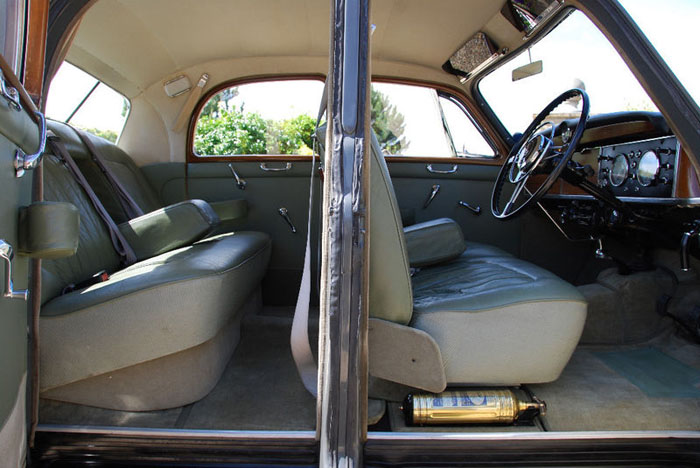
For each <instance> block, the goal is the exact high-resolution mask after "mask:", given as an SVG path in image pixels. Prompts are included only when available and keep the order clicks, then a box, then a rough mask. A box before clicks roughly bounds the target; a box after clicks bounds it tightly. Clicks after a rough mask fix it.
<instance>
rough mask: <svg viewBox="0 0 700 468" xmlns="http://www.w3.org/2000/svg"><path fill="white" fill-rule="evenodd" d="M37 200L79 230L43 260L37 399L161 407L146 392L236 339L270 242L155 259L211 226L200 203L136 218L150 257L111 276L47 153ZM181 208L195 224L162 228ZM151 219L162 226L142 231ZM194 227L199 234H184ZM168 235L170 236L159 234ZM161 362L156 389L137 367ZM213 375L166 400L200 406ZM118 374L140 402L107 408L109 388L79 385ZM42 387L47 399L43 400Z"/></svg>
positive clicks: (217, 243)
mask: <svg viewBox="0 0 700 468" xmlns="http://www.w3.org/2000/svg"><path fill="white" fill-rule="evenodd" d="M63 130H65V128H64V129H63ZM59 131H60V130H59ZM56 133H59V132H56ZM77 138H78V137H77V136H75V137H74V138H71V137H70V136H69V135H66V139H67V140H68V141H67V142H66V146H67V148H68V150H69V151H80V149H79V145H78V144H77V143H79V142H78V140H77ZM80 147H82V146H80ZM76 159H77V158H76ZM44 197H45V199H46V200H48V201H59V202H70V203H72V204H73V205H75V206H76V207H77V209H78V210H79V212H80V229H79V244H78V249H77V252H76V254H75V255H74V256H72V257H68V258H62V259H56V260H45V261H43V262H42V286H43V287H42V301H43V304H42V308H41V320H40V329H41V336H42V347H41V366H40V369H41V379H40V382H41V389H40V390H41V391H42V392H43V396H45V397H46V396H47V395H49V396H50V397H54V398H59V397H58V396H57V395H61V396H60V398H61V399H65V400H67V401H73V402H76V403H82V404H96V403H95V402H96V401H107V400H109V401H110V403H109V405H110V407H112V408H115V409H124V410H135V409H138V410H149V409H155V408H160V407H161V406H160V405H162V404H163V403H162V401H163V399H162V398H157V395H153V394H152V392H162V389H163V386H167V382H168V377H167V375H170V376H172V379H171V380H170V381H171V382H176V381H180V380H181V376H178V375H177V374H178V369H191V368H192V366H191V362H192V356H193V354H192V353H193V352H195V354H196V353H197V352H198V351H196V350H198V349H202V345H204V344H205V343H211V342H212V340H215V339H216V337H217V336H222V335H221V333H222V331H223V330H224V329H226V330H228V331H227V332H226V333H225V336H226V337H228V338H226V339H229V338H231V337H235V336H237V334H238V327H239V325H238V324H239V320H237V317H238V315H239V314H240V313H241V311H242V306H243V304H244V303H246V302H247V301H248V302H249V301H250V298H251V297H253V296H254V292H255V291H257V290H258V288H259V285H260V282H261V281H262V277H263V276H264V274H265V270H266V268H267V264H268V260H269V257H270V251H271V246H270V244H271V242H270V238H269V236H268V235H266V234H263V233H257V232H237V233H229V234H225V235H221V236H216V237H212V238H209V239H206V240H203V241H200V242H197V243H195V244H193V245H185V246H182V247H180V248H178V249H176V250H170V251H165V252H164V253H160V252H162V251H164V250H167V247H173V246H174V245H177V244H178V243H179V244H182V242H183V241H184V239H185V238H192V239H193V238H197V237H199V236H201V235H202V232H201V230H202V228H203V229H204V230H206V231H207V232H208V231H209V230H210V229H211V226H212V225H213V224H214V225H215V224H216V222H217V221H218V217H217V216H216V214H215V213H214V211H213V210H212V209H211V208H210V207H209V205H208V204H206V203H204V202H198V201H193V202H189V203H182V204H178V205H174V206H171V207H167V208H165V209H163V210H160V211H157V212H156V213H155V214H150V215H144V216H142V217H140V218H137V219H136V220H135V223H133V224H132V227H133V228H134V229H132V230H133V233H132V234H134V235H136V234H137V231H138V232H139V233H140V234H141V235H146V234H147V237H149V236H150V237H153V238H154V239H148V240H147V242H145V243H144V244H143V245H140V246H139V249H140V252H141V256H142V257H151V258H147V259H141V261H138V262H137V263H135V264H133V265H131V266H129V267H128V268H124V269H120V263H119V256H118V255H117V254H116V252H115V251H114V248H113V246H112V243H111V241H110V238H109V233H108V231H107V229H106V228H105V226H104V224H103V222H102V220H101V219H100V218H99V216H98V215H97V213H96V211H95V209H94V208H93V206H92V204H91V203H90V201H89V199H88V198H87V196H86V195H85V193H84V192H83V190H82V189H81V188H80V186H79V185H78V184H77V182H76V181H75V179H74V178H73V176H72V175H71V174H70V172H69V171H68V169H67V168H66V167H65V166H64V165H63V163H62V162H61V161H60V160H59V159H58V158H56V157H55V156H54V155H51V154H46V155H45V156H44ZM156 208H157V207H156ZM181 210H184V212H187V213H188V214H189V217H188V216H185V217H184V218H190V219H192V216H194V219H198V222H197V223H191V222H187V223H186V226H174V227H169V223H170V222H177V221H178V220H179V219H180V214H182V213H179V214H178V213H177V212H179V211H181ZM159 217H160V218H165V220H166V221H167V222H166V223H165V224H161V223H151V221H152V220H153V219H155V218H159ZM139 225H141V228H138V226H139ZM197 226H199V227H197ZM193 227H194V228H195V230H198V231H199V232H197V233H196V234H193V231H191V230H192V228H193ZM183 229H184V231H183ZM168 230H172V231H175V233H174V234H172V233H171V234H166V231H168ZM168 235H170V236H174V237H175V238H176V239H175V240H177V242H173V238H172V237H169V238H166V239H162V238H160V237H161V236H165V237H167V236H168ZM156 237H158V238H157V239H156ZM131 240H132V241H133V240H134V238H133V237H132V239H131ZM151 240H152V241H154V242H151ZM163 243H164V244H163ZM100 270H107V272H109V273H110V275H111V276H110V278H109V279H108V280H107V281H104V282H100V283H96V284H93V285H91V286H87V287H84V288H82V289H79V290H75V291H73V292H68V293H66V294H61V292H62V290H63V288H64V287H65V286H66V285H68V284H70V283H74V284H76V283H80V282H82V281H84V280H87V279H89V278H90V277H92V276H93V275H94V274H95V273H97V272H99V271H100ZM231 324H233V325H231ZM231 327H233V328H231ZM234 344H235V343H234ZM205 348H206V349H208V351H207V353H206V355H207V359H210V360H212V362H213V361H217V362H226V361H227V360H228V358H229V356H230V353H231V352H232V351H233V348H234V345H231V346H219V345H216V346H213V345H212V346H210V345H207V346H205ZM193 350H194V351H193ZM217 353H218V354H217ZM200 354H201V353H200ZM166 356H168V357H169V358H168V362H169V371H168V372H167V373H166V374H167V375H166V376H165V377H163V379H164V380H161V383H162V384H161V385H160V386H157V387H158V388H155V387H154V386H153V385H152V384H151V383H150V379H149V375H148V372H143V371H141V370H139V369H140V367H139V366H142V365H146V366H147V364H146V363H149V362H152V361H154V360H158V359H162V358H164V357H166ZM178 363H180V367H178V365H179V364H178ZM188 363H189V364H188ZM216 369H217V370H216V371H211V372H207V373H202V374H201V375H200V376H199V378H202V379H204V380H203V381H202V382H201V385H193V386H191V387H188V388H187V389H183V388H180V391H179V393H178V397H177V399H174V400H171V401H173V402H176V403H174V404H177V405H182V404H187V403H191V402H192V401H195V400H196V399H198V398H201V396H202V391H204V390H202V389H207V388H211V387H213V385H214V384H215V383H216V381H217V380H218V378H219V376H220V375H221V371H222V370H223V365H219V366H217V367H216ZM122 370H124V372H121V371H122ZM117 371H119V375H121V376H132V377H129V378H127V380H126V381H122V383H121V384H122V385H123V386H126V387H133V388H134V391H133V392H132V393H133V394H135V395H140V396H139V398H138V399H137V400H138V401H136V400H134V399H130V398H126V399H117V402H116V403H115V399H104V398H102V397H101V395H100V393H102V392H104V391H110V388H109V386H108V385H107V386H104V385H93V384H89V385H88V384H86V385H79V383H80V382H86V381H88V380H89V381H90V382H94V380H91V379H93V378H95V377H97V376H105V375H106V374H107V373H110V372H117ZM125 378H126V377H125ZM191 378H192V379H197V378H198V377H197V376H196V375H192V376H191ZM129 379H131V380H130V381H129ZM178 379H180V380H178ZM97 380H100V379H97ZM103 380H104V379H103ZM107 380H108V379H107ZM100 381H102V380H100ZM69 386H70V387H69ZM49 389H52V390H55V391H52V392H50V393H47V391H48V390H49ZM71 389H73V390H71ZM146 402H152V404H151V403H146ZM105 404H107V403H105ZM114 405H117V406H114ZM149 405H150V406H149ZM154 405H155V406H154Z"/></svg>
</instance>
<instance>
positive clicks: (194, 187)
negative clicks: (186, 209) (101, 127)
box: [143, 158, 319, 305]
mask: <svg viewBox="0 0 700 468" xmlns="http://www.w3.org/2000/svg"><path fill="white" fill-rule="evenodd" d="M231 164H232V165H233V167H234V168H235V170H236V172H237V173H238V174H239V176H240V177H241V178H242V179H244V180H245V182H246V187H245V189H244V190H241V189H239V188H238V187H237V185H236V180H235V179H234V177H233V174H232V173H231V169H230V168H229V167H228V163H223V162H214V163H196V164H189V168H188V184H187V185H188V193H189V197H190V198H200V199H203V200H206V201H208V202H215V201H225V200H231V199H245V200H246V201H247V202H248V215H247V216H246V218H245V219H242V220H240V221H237V222H234V223H231V224H229V225H226V226H223V227H224V228H225V229H226V230H228V231H231V230H234V231H235V230H239V231H240V230H251V231H261V232H266V233H268V234H269V235H270V236H271V237H272V256H271V258H270V266H269V269H268V273H267V276H266V277H265V279H264V280H263V300H264V302H265V303H266V304H268V305H291V304H294V303H295V301H296V298H297V293H298V288H299V281H300V280H301V272H302V268H303V262H304V249H305V247H306V228H307V216H308V214H307V213H308V205H309V177H310V175H311V173H310V171H311V161H293V162H291V163H290V164H291V168H290V169H289V170H282V171H265V170H263V169H262V168H261V166H260V165H261V162H260V161H236V160H235V158H232V160H231ZM265 164H266V165H267V167H268V168H273V169H279V168H285V167H286V163H285V162H267V163H265ZM143 169H144V174H145V175H146V177H147V178H148V179H149V181H150V182H151V184H152V185H153V186H154V188H155V189H156V191H157V192H158V194H159V195H160V197H161V200H162V201H163V203H165V204H171V203H175V202H178V201H181V200H183V199H184V198H185V190H184V168H183V165H182V164H177V163H167V164H157V165H154V166H146V167H144V168H143ZM315 181H316V186H315V190H316V192H315V193H316V196H315V198H314V200H315V203H314V211H313V212H314V226H317V225H318V224H317V221H316V216H317V214H318V202H319V196H318V195H319V179H318V177H316V178H315ZM280 208H286V209H287V212H288V214H289V218H290V219H291V221H292V223H293V224H294V226H295V228H296V233H293V232H292V230H291V228H290V226H289V225H288V224H287V222H286V221H285V219H284V218H283V217H282V216H281V215H280V214H279V209H280ZM317 231H318V230H317V229H314V232H313V234H314V237H313V238H312V245H318V243H317V241H316V238H317V234H318V232H317ZM316 265H317V262H316V249H314V252H313V257H312V269H313V270H314V271H313V275H314V276H312V278H317V276H316ZM315 282H316V281H315V280H314V281H313V283H315Z"/></svg>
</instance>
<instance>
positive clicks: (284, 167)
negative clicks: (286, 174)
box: [260, 162, 292, 172]
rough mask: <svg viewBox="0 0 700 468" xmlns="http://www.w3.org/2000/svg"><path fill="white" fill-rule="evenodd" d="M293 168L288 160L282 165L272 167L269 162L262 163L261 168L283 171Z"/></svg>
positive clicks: (269, 170)
mask: <svg viewBox="0 0 700 468" xmlns="http://www.w3.org/2000/svg"><path fill="white" fill-rule="evenodd" d="M291 168H292V163H290V162H288V163H287V164H285V165H284V166H282V167H270V166H268V165H267V163H264V162H262V163H260V169H262V170H263V171H266V172H282V171H288V170H290V169H291Z"/></svg>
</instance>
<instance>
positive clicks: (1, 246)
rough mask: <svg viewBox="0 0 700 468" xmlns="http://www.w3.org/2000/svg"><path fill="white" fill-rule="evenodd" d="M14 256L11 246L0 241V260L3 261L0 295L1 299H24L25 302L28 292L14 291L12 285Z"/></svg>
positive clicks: (24, 290)
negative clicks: (1, 290)
mask: <svg viewBox="0 0 700 468" xmlns="http://www.w3.org/2000/svg"><path fill="white" fill-rule="evenodd" d="M14 256H15V253H14V251H13V250H12V246H11V245H10V244H8V243H7V242H5V241H4V240H2V239H0V258H2V259H3V260H5V291H3V293H2V297H7V298H10V299H24V300H25V301H26V300H27V297H28V296H29V290H27V289H18V290H17V291H15V290H14V286H13V284H12V259H13V258H14Z"/></svg>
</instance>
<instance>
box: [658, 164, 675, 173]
mask: <svg viewBox="0 0 700 468" xmlns="http://www.w3.org/2000/svg"><path fill="white" fill-rule="evenodd" d="M660 167H661V169H665V170H667V171H668V170H670V169H673V164H671V163H665V164H662V165H661V166H660Z"/></svg>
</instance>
